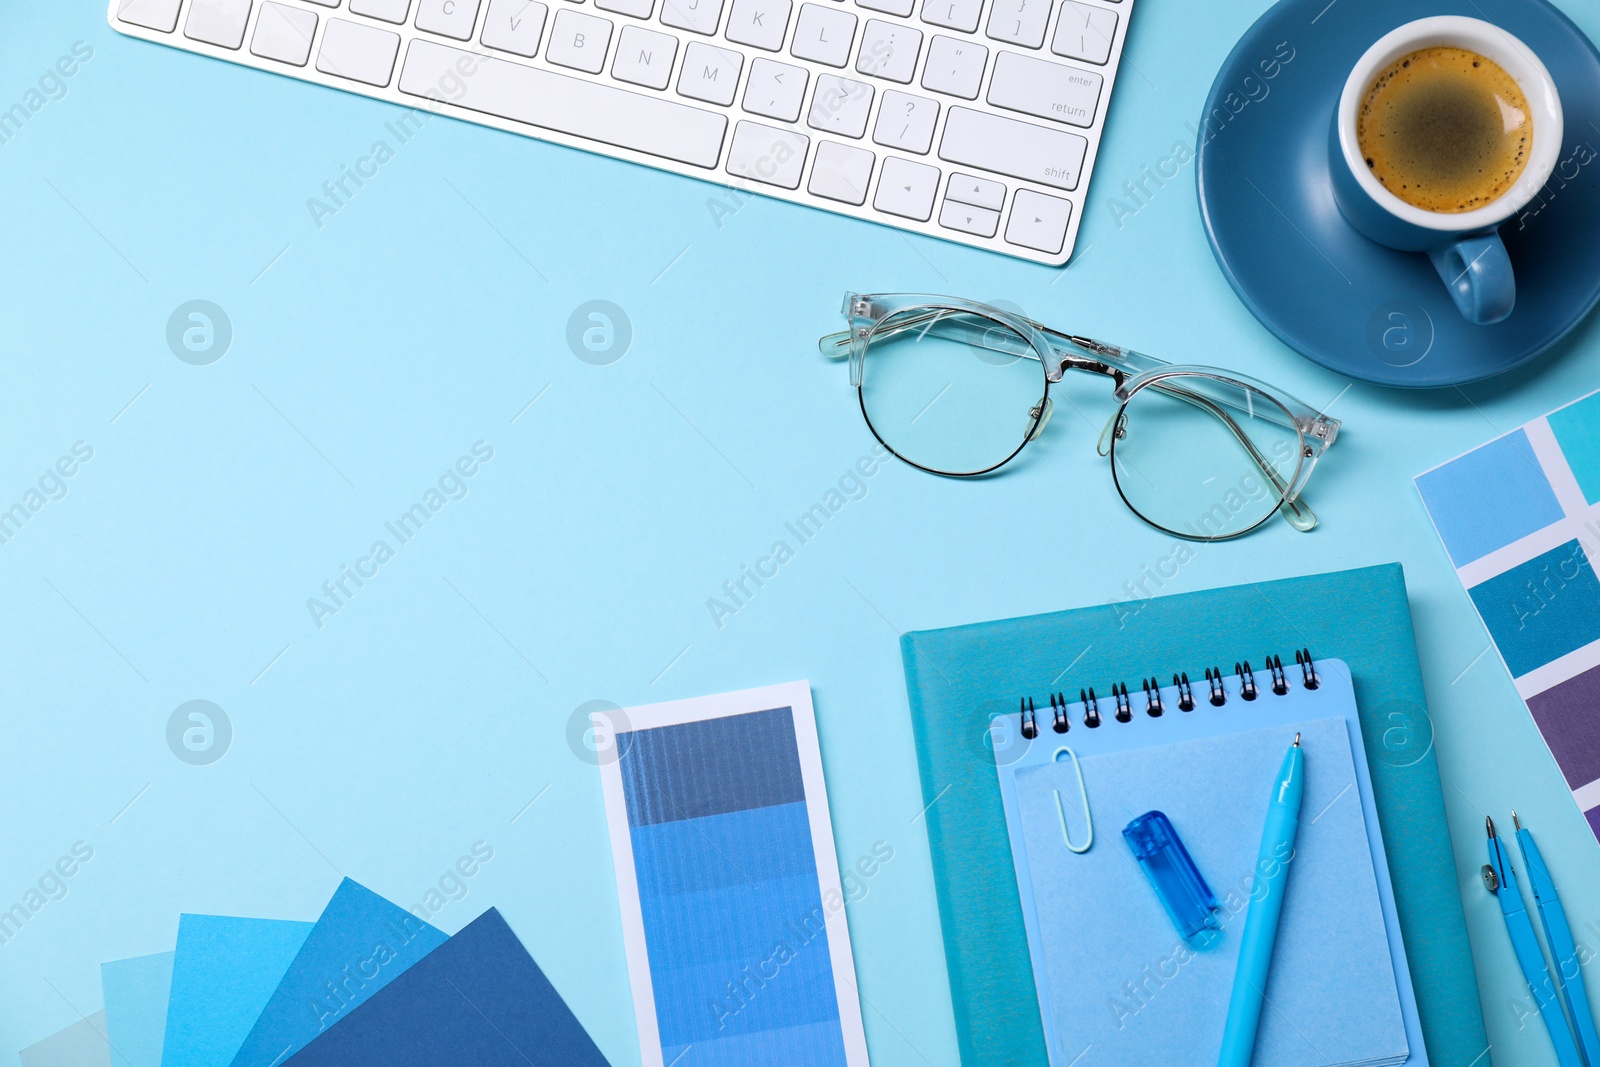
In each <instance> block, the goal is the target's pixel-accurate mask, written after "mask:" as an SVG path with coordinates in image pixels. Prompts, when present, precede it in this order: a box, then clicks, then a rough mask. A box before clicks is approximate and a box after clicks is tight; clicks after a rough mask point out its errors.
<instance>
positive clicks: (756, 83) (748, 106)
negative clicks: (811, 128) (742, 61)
mask: <svg viewBox="0 0 1600 1067" xmlns="http://www.w3.org/2000/svg"><path fill="white" fill-rule="evenodd" d="M810 78H811V72H810V71H808V70H806V69H805V68H804V67H791V66H790V65H789V64H787V63H779V62H777V61H776V60H772V59H766V58H761V57H758V58H756V59H752V60H751V61H750V82H749V84H748V85H746V86H745V87H744V109H745V110H746V111H748V112H750V113H751V114H752V115H765V116H766V117H767V118H769V119H779V120H781V121H783V122H795V121H797V120H798V119H799V118H800V105H801V103H802V102H803V101H804V100H805V96H806V82H807V81H809V80H810Z"/></svg>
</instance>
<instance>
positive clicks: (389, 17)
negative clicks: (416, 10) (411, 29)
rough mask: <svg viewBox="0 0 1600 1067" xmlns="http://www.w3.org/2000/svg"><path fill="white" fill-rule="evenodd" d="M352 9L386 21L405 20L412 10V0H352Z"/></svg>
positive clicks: (353, 12) (352, 11)
mask: <svg viewBox="0 0 1600 1067" xmlns="http://www.w3.org/2000/svg"><path fill="white" fill-rule="evenodd" d="M350 11H351V13H352V14H356V15H365V16H367V17H368V18H374V19H382V20H383V21H385V22H404V21H405V20H406V15H407V14H409V13H410V11H411V0H350Z"/></svg>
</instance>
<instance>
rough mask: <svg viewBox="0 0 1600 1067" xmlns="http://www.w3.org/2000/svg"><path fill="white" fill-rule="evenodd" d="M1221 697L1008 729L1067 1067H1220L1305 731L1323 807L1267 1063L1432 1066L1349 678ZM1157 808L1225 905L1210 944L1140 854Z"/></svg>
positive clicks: (1011, 722)
mask: <svg viewBox="0 0 1600 1067" xmlns="http://www.w3.org/2000/svg"><path fill="white" fill-rule="evenodd" d="M1257 662H1258V663H1259V662H1260V661H1259V660H1257ZM1308 678H1315V680H1316V682H1317V685H1316V687H1315V688H1310V687H1308V686H1307V685H1306V684H1305V681H1306V680H1307V679H1308ZM1247 679H1248V680H1249V682H1250V684H1249V685H1248V686H1247V685H1245V684H1244V682H1245V681H1246V680H1247ZM1209 688H1210V687H1209V686H1206V687H1203V688H1202V693H1201V694H1200V696H1199V698H1198V699H1190V700H1188V701H1187V702H1185V701H1184V696H1183V693H1182V692H1181V691H1180V690H1179V689H1178V688H1177V687H1176V686H1172V687H1167V688H1158V689H1156V690H1155V691H1154V693H1153V694H1152V692H1151V691H1150V690H1145V691H1143V692H1135V693H1133V694H1132V695H1131V696H1130V697H1129V698H1128V699H1127V700H1118V699H1117V698H1116V697H1113V698H1112V699H1111V700H1110V701H1108V702H1107V703H1106V706H1105V712H1106V713H1105V714H1103V715H1101V714H1099V713H1098V709H1099V706H1100V702H1098V701H1097V702H1095V705H1094V706H1095V707H1096V709H1097V710H1096V714H1095V715H1094V716H1090V715H1089V713H1088V707H1087V706H1086V705H1085V704H1083V703H1078V702H1073V703H1067V702H1065V701H1064V700H1063V701H1061V702H1060V703H1059V711H1058V710H1057V708H1052V709H1051V714H1050V715H1049V716H1045V715H1037V716H1036V717H1035V721H1034V723H1033V725H1032V727H1031V728H1027V729H1025V728H1024V726H1025V723H1026V718H1025V716H1024V715H1022V714H1019V713H1018V712H1015V711H1013V712H1010V713H1008V714H1005V715H1000V716H997V717H996V718H995V719H994V720H993V722H992V724H991V736H992V737H993V739H994V751H995V756H996V759H995V763H996V764H997V765H998V769H999V782H1000V794H1001V797H1002V799H1003V800H1004V802H1005V808H1006V823H1007V826H1008V828H1009V830H1010V835H1011V856H1012V861H1013V863H1014V865H1015V867H1016V870H1017V890H1018V894H1019V896H1020V898H1021V903H1022V912H1023V922H1024V925H1025V927H1026V929H1027V931H1028V944H1029V947H1030V955H1031V956H1032V958H1033V973H1034V978H1035V982H1036V984H1037V986H1038V990H1039V1013H1040V1017H1041V1019H1042V1020H1043V1023H1044V1030H1045V1038H1046V1043H1047V1046H1048V1048H1049V1051H1050V1062H1051V1064H1052V1067H1066V1065H1067V1064H1076V1065H1077V1067H1111V1065H1122V1064H1135V1063H1137V1064H1145V1063H1191V1062H1210V1061H1214V1060H1215V1059H1216V1055H1217V1053H1218V1051H1220V1049H1221V1046H1222V1027H1223V1020H1224V1019H1225V1018H1226V1016H1227V1014H1228V997H1229V994H1230V993H1231V991H1232V986H1233V972H1234V969H1235V967H1236V966H1237V965H1238V958H1239V946H1240V933H1241V930H1242V928H1243V926H1244V922H1245V916H1246V915H1247V913H1248V910H1249V902H1250V896H1251V891H1252V889H1253V888H1254V887H1255V884H1256V883H1255V881H1254V877H1253V876H1254V874H1255V866H1256V861H1257V855H1258V852H1259V849H1260V845H1261V827H1262V825H1263V824H1264V823H1265V820H1266V812H1267V800H1268V793H1269V791H1270V787H1271V784H1272V782H1273V781H1274V780H1275V779H1276V777H1277V773H1278V769H1279V767H1280V765H1281V764H1282V762H1283V754H1284V752H1285V750H1287V749H1288V747H1289V744H1290V742H1291V741H1293V740H1294V738H1295V737H1296V735H1299V736H1300V737H1301V739H1302V747H1303V750H1304V752H1305V769H1306V774H1305V801H1304V803H1303V805H1302V807H1301V818H1300V829H1299V833H1298V834H1297V835H1296V837H1295V842H1294V859H1293V862H1292V863H1291V864H1290V870H1289V879H1288V885H1287V891H1286V893H1285V899H1284V905H1283V918H1282V920H1281V921H1280V923H1279V932H1280V933H1279V937H1278V942H1277V947H1276V948H1275V949H1274V951H1273V955H1272V971H1271V974H1270V976H1269V979H1268V983H1267V988H1266V990H1265V992H1266V1000H1267V1003H1269V1004H1271V1005H1272V1009H1271V1010H1270V1011H1267V1012H1264V1013H1263V1014H1262V1018H1261V1027H1260V1031H1259V1033H1258V1034H1257V1036H1256V1061H1257V1062H1258V1063H1263V1064H1271V1065H1272V1067H1341V1065H1343V1067H1357V1065H1377V1064H1399V1063H1406V1064H1408V1065H1409V1067H1424V1065H1425V1064H1426V1063H1427V1059H1426V1056H1425V1055H1424V1054H1423V1053H1422V1032H1421V1028H1420V1026H1419V1025H1418V1020H1417V1006H1416V1000H1415V998H1414V996H1413V993H1412V988H1411V976H1410V971H1409V969H1408V968H1407V966H1406V958H1405V946H1404V943H1403V941H1402V939H1401V937H1400V924H1399V919H1398V916H1397V914H1396V912H1395V907H1394V893H1393V889H1392V887H1391V885H1390V882H1389V868H1388V865H1387V863H1386V862H1385V857H1384V848H1383V837H1382V835H1381V834H1380V833H1379V832H1378V818H1377V811H1376V808H1375V805H1374V804H1373V800H1372V779H1371V777H1370V776H1369V775H1368V773H1367V767H1366V760H1365V759H1362V760H1361V762H1360V764H1357V763H1356V761H1355V759H1354V758H1353V754H1352V753H1353V751H1356V750H1359V748H1360V745H1361V723H1360V720H1359V716H1358V713H1357V709H1356V700H1355V692H1354V690H1353V689H1352V688H1351V685H1350V674H1349V669H1348V668H1347V667H1346V666H1345V664H1344V663H1342V662H1340V661H1339V660H1326V661H1323V662H1320V663H1317V664H1316V665H1315V673H1314V674H1312V675H1307V674H1306V673H1305V672H1303V671H1301V670H1297V669H1296V668H1295V667H1294V666H1290V667H1289V668H1288V669H1287V670H1280V671H1276V672H1274V671H1272V670H1271V669H1270V668H1269V669H1264V670H1259V671H1256V672H1254V673H1253V674H1246V673H1239V674H1236V675H1232V676H1229V677H1227V678H1224V679H1223V681H1222V683H1221V699H1222V701H1223V702H1222V703H1221V704H1220V705H1213V704H1212V703H1211V701H1210V699H1209V695H1208V690H1209ZM1279 690H1281V692H1280V691H1279ZM1191 693H1192V688H1191ZM1185 703H1187V705H1188V708H1189V710H1187V711H1186V710H1184V707H1183V705H1184V704H1185ZM1119 711H1120V712H1121V714H1118V712H1119ZM1152 713H1154V714H1152ZM1090 723H1098V724H1099V725H1094V726H1092V725H1090ZM1030 734H1031V737H1030V736H1029V735H1030ZM1150 810H1159V811H1162V812H1164V813H1166V815H1167V816H1168V818H1169V819H1170V820H1171V822H1172V825H1173V827H1174V829H1176V830H1177V832H1178V833H1179V835H1180V836H1181V837H1182V838H1183V842H1184V845H1185V846H1186V848H1187V849H1188V851H1189V853H1190V855H1191V856H1192V857H1193V859H1194V862H1195V864H1196V866H1197V868H1198V869H1199V871H1200V874H1201V876H1202V877H1203V878H1205V879H1206V880H1207V882H1208V883H1209V885H1210V887H1211V889H1212V891H1213V892H1214V893H1215V894H1216V897H1217V900H1218V902H1219V904H1220V905H1221V906H1220V907H1219V909H1218V910H1217V912H1216V913H1215V915H1214V917H1213V921H1214V922H1215V923H1216V924H1217V929H1215V930H1214V931H1209V932H1208V933H1207V934H1206V935H1205V936H1204V939H1203V942H1202V941H1200V940H1199V939H1197V941H1196V942H1185V941H1184V940H1183V938H1182V935H1181V934H1180V933H1179V932H1178V931H1177V929H1176V928H1175V927H1174V926H1173V924H1172V921H1171V920H1170V919H1169V918H1168V917H1167V914H1166V912H1165V911H1164V910H1163V908H1162V905H1161V902H1160V899H1159V898H1158V897H1157V896H1156V894H1155V891H1154V889H1152V888H1151V885H1150V883H1149V881H1148V880H1147V879H1146V878H1145V876H1144V873H1143V871H1141V870H1140V868H1139V866H1138V862H1137V860H1135V858H1134V856H1133V853H1132V851H1131V849H1130V848H1129V847H1128V844H1127V842H1126V841H1124V840H1123V837H1122V834H1121V832H1120V831H1121V828H1122V827H1123V826H1126V825H1127V824H1128V822H1129V821H1130V820H1132V819H1133V818H1134V817H1135V816H1138V815H1141V814H1143V813H1144V812H1147V811H1150ZM1091 828H1092V831H1093V833H1092V837H1091V834H1090V830H1091ZM1085 842H1092V844H1091V847H1089V848H1088V849H1087V850H1085V851H1082V852H1077V851H1074V849H1078V848H1083V845H1084V843H1085ZM1413 1052H1415V1053H1416V1054H1415V1055H1411V1053H1413ZM1408 1057H1409V1058H1408Z"/></svg>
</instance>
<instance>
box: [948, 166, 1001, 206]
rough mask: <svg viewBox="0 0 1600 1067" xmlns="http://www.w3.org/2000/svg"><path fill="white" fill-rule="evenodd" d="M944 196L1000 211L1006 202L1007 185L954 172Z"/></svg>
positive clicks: (963, 202)
mask: <svg viewBox="0 0 1600 1067" xmlns="http://www.w3.org/2000/svg"><path fill="white" fill-rule="evenodd" d="M944 198H945V199H946V200H955V201H957V202H959V203H962V204H971V205H972V206H973V207H986V208H989V209H990V210H991V211H999V210H1000V208H1001V207H1002V206H1004V205H1005V202H1006V187H1005V186H1004V185H1001V184H1000V183H999V182H992V181H990V180H989V179H988V178H974V177H973V176H972V175H970V174H952V175H950V184H949V185H948V186H947V187H946V188H945V191H944Z"/></svg>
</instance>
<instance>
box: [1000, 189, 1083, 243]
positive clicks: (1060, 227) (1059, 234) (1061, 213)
mask: <svg viewBox="0 0 1600 1067" xmlns="http://www.w3.org/2000/svg"><path fill="white" fill-rule="evenodd" d="M1071 218H1072V202H1071V201H1070V200H1062V199H1061V198H1060V197H1058V196H1046V195H1044V194H1043V193H1036V192H1034V191H1033V190H1031V189H1018V190H1017V195H1016V196H1015V197H1014V198H1012V201H1011V220H1010V221H1009V222H1007V223H1006V240H1007V241H1009V242H1010V243H1011V244H1014V245H1020V246H1021V247H1023V248H1032V249H1036V250H1038V251H1040V252H1047V253H1049V254H1050V255H1055V254H1056V253H1058V252H1060V251H1061V246H1062V244H1064V243H1065V242H1066V239H1067V223H1068V221H1070V220H1071Z"/></svg>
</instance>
